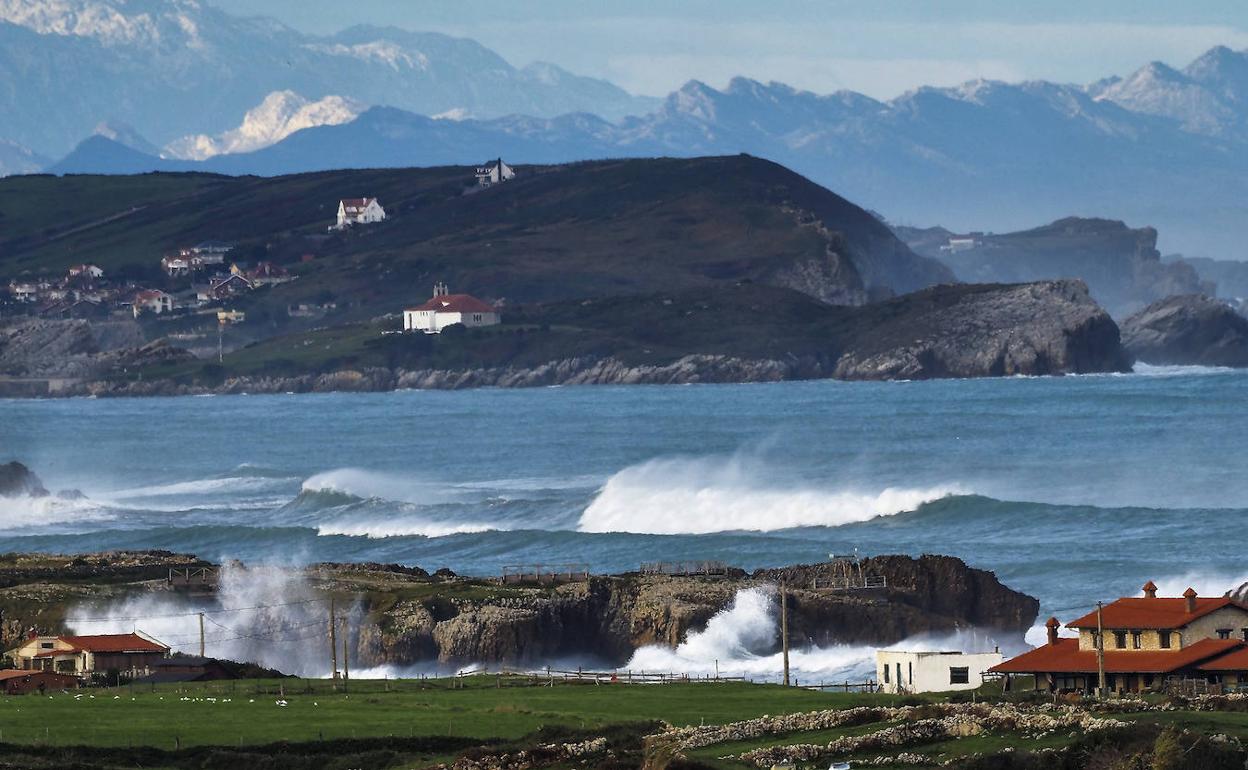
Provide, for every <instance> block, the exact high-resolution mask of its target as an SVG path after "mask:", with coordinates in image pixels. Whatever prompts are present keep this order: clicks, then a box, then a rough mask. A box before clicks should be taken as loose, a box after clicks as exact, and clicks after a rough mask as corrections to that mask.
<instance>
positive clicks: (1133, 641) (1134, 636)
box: [1131, 631, 1144, 650]
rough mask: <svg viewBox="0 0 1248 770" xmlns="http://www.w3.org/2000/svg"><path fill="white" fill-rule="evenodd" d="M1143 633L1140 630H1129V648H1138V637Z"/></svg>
mask: <svg viewBox="0 0 1248 770" xmlns="http://www.w3.org/2000/svg"><path fill="white" fill-rule="evenodd" d="M1143 635H1144V634H1143V632H1141V631H1132V632H1131V649H1133V650H1138V649H1140V637H1142V636H1143Z"/></svg>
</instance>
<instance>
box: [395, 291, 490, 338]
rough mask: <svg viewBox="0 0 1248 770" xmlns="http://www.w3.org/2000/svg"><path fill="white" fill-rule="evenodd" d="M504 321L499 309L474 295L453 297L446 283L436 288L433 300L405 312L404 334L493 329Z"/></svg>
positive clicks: (456, 295)
mask: <svg viewBox="0 0 1248 770" xmlns="http://www.w3.org/2000/svg"><path fill="white" fill-rule="evenodd" d="M501 321H502V317H501V316H500V315H499V312H498V308H496V307H494V306H493V305H491V304H489V303H488V302H484V301H482V300H479V299H477V298H476V297H474V296H472V295H471V294H451V293H450V292H449V291H448V290H447V288H446V284H445V283H438V284H434V287H433V298H432V299H430V300H429V301H428V302H426V303H424V304H423V305H419V306H417V307H413V308H408V309H406V310H404V311H403V331H406V332H413V331H419V332H424V333H425V334H439V333H441V331H442V330H443V329H445V328H446V327H448V326H453V325H455V324H462V325H464V326H471V327H475V326H494V325H495V324H498V323H500V322H501Z"/></svg>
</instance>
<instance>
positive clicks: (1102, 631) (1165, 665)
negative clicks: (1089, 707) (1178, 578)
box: [989, 580, 1248, 692]
mask: <svg viewBox="0 0 1248 770" xmlns="http://www.w3.org/2000/svg"><path fill="white" fill-rule="evenodd" d="M1060 627H1061V623H1060V622H1059V621H1058V620H1057V618H1049V620H1048V622H1047V623H1046V624H1045V628H1046V631H1047V640H1046V643H1045V644H1043V645H1041V646H1039V647H1037V648H1035V649H1033V650H1030V651H1028V652H1025V653H1023V654H1022V655H1019V656H1017V657H1015V658H1011V659H1010V660H1007V661H1005V662H1003V663H1001V664H1000V665H997V666H993V667H992V668H991V669H989V671H990V672H991V673H996V674H1000V675H1003V676H1005V677H1006V682H1007V686H1008V683H1009V679H1010V677H1012V676H1015V675H1031V676H1033V677H1034V678H1035V687H1036V689H1042V690H1050V691H1065V690H1073V691H1079V692H1092V691H1094V690H1095V688H1096V687H1097V686H1098V682H1099V679H1100V676H1101V672H1102V671H1103V672H1104V675H1105V687H1106V688H1107V689H1108V690H1111V691H1115V692H1142V691H1145V690H1155V689H1161V687H1162V686H1163V684H1164V683H1165V682H1166V681H1167V680H1170V679H1201V680H1204V681H1206V682H1208V683H1211V684H1224V685H1234V686H1238V685H1239V684H1240V683H1241V682H1248V606H1245V605H1244V604H1241V603H1240V602H1238V601H1236V600H1234V599H1231V598H1230V597H1227V596H1218V597H1201V596H1198V595H1197V594H1196V592H1195V591H1194V590H1193V589H1191V588H1188V589H1187V590H1186V591H1185V592H1184V593H1183V595H1182V596H1181V597H1159V596H1157V586H1156V585H1155V584H1154V583H1153V582H1152V581H1151V580H1150V581H1149V582H1148V583H1146V584H1145V585H1144V588H1143V595H1142V596H1138V597H1124V598H1121V599H1118V600H1116V601H1113V602H1110V603H1109V604H1107V605H1105V606H1103V607H1101V608H1099V610H1094V611H1092V612H1090V613H1088V614H1087V615H1084V616H1083V617H1080V618H1077V619H1075V620H1072V621H1071V622H1069V623H1067V624H1066V627H1067V628H1069V629H1073V630H1075V631H1077V632H1078V636H1077V637H1072V638H1064V637H1061V636H1060V635H1059V629H1060Z"/></svg>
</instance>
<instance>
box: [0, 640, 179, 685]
mask: <svg viewBox="0 0 1248 770" xmlns="http://www.w3.org/2000/svg"><path fill="white" fill-rule="evenodd" d="M5 654H6V655H7V656H8V657H9V658H10V659H11V660H12V661H13V667H14V668H15V669H19V670H22V671H50V672H53V673H57V674H67V675H70V676H77V677H84V676H88V675H90V674H94V673H104V672H110V671H115V672H118V673H119V674H122V675H125V676H126V677H136V676H143V675H145V674H147V673H148V672H150V671H151V669H152V668H153V666H154V665H155V664H156V662H157V661H160V660H162V659H164V658H165V657H166V656H167V655H168V654H169V647H168V646H167V645H164V644H161V643H160V642H157V641H155V640H154V639H149V638H148V637H146V636H143V635H141V634H137V633H133V634H100V635H95V636H38V635H34V634H32V635H31V636H29V637H27V638H26V641H25V642H23V643H22V645H21V646H20V647H17V648H16V649H13V650H9V651H8V652H7V653H5Z"/></svg>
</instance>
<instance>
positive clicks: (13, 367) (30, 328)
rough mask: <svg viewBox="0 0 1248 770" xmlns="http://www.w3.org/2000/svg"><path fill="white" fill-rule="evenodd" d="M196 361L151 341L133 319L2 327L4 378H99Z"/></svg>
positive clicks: (26, 321)
mask: <svg viewBox="0 0 1248 770" xmlns="http://www.w3.org/2000/svg"><path fill="white" fill-rule="evenodd" d="M192 358H193V357H192V356H191V355H190V354H189V353H187V352H186V351H185V350H182V349H180V348H177V347H174V346H172V345H170V344H168V343H167V342H165V341H163V340H156V341H154V342H145V341H144V338H143V331H142V329H141V328H140V327H139V325H138V324H136V323H133V322H128V321H97V322H88V321H85V320H82V319H70V320H50V319H44V318H23V319H19V320H16V321H13V322H10V323H8V324H6V325H2V326H0V375H7V376H11V377H27V378H29V377H34V378H39V377H55V378H95V377H106V376H109V375H111V374H113V373H115V372H121V371H123V370H126V369H134V368H141V367H144V366H152V365H155V364H168V363H177V362H179V361H187V360H191V359H192Z"/></svg>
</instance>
